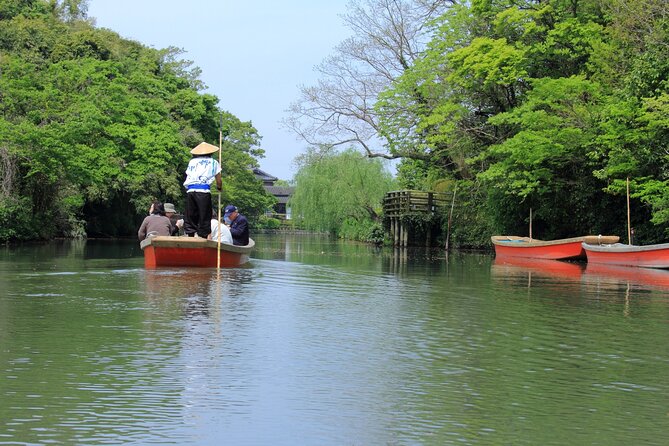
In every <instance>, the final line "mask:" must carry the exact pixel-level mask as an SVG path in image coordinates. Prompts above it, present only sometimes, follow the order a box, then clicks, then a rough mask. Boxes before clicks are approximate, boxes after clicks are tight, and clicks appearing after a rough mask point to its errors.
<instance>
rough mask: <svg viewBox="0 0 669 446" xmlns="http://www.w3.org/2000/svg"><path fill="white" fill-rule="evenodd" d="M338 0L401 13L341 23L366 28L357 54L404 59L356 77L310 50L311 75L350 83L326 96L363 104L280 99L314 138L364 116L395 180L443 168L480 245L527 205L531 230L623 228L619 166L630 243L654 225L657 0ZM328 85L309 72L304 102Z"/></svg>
mask: <svg viewBox="0 0 669 446" xmlns="http://www.w3.org/2000/svg"><path fill="white" fill-rule="evenodd" d="M354 3H356V4H357V5H359V6H360V7H362V6H363V5H366V6H367V8H366V9H365V10H366V11H367V12H368V14H372V13H373V12H374V11H375V9H374V8H375V6H379V5H386V6H388V7H387V8H385V9H383V11H384V13H383V14H381V13H380V14H379V15H378V16H377V17H379V20H377V21H376V22H374V23H375V24H377V25H378V24H381V23H383V24H401V25H402V26H399V25H398V26H395V27H392V26H386V27H379V26H375V27H372V26H368V27H366V28H365V29H364V30H363V29H362V28H358V29H357V32H358V34H356V36H357V39H363V37H364V36H370V35H372V34H374V36H375V37H376V39H370V40H367V42H374V43H372V45H373V46H372V48H373V49H372V50H370V48H369V47H368V49H367V52H371V53H372V54H374V55H377V56H378V55H381V54H386V53H384V51H385V50H386V49H387V48H395V49H396V50H397V52H395V53H392V54H394V55H395V56H398V55H407V57H405V58H403V59H402V58H400V59H398V60H403V61H405V62H406V63H405V64H396V63H394V62H393V63H390V62H388V61H390V60H391V59H390V58H385V59H384V60H385V61H387V63H386V64H380V63H375V64H372V65H373V66H374V67H376V68H378V69H380V67H392V69H388V70H385V71H384V70H381V71H382V72H385V73H387V74H388V76H386V78H385V81H384V82H382V83H374V82H373V81H372V80H370V79H369V78H368V79H367V81H366V83H364V85H363V84H361V83H358V81H360V79H361V77H360V76H359V75H358V74H357V72H355V71H353V70H350V69H348V65H346V64H339V65H337V66H334V65H333V64H331V63H327V61H326V64H327V66H329V67H331V68H332V71H330V72H328V73H327V74H328V76H327V79H331V80H333V79H334V81H333V82H334V83H335V84H337V85H340V86H347V87H349V88H352V89H353V90H354V92H353V93H351V92H349V93H348V94H347V95H343V94H340V95H338V96H337V97H338V98H340V99H341V98H344V99H346V98H365V100H364V101H363V102H364V105H365V107H360V106H358V105H357V104H358V103H357V102H355V101H353V100H349V101H348V102H349V104H350V105H351V106H350V109H351V110H356V111H359V112H360V113H361V114H360V116H358V115H357V114H355V113H351V114H349V115H346V113H345V112H342V113H341V116H344V115H345V117H344V118H341V119H340V115H338V114H337V113H338V112H336V111H335V110H329V111H330V114H326V113H323V114H322V115H315V113H314V111H315V110H319V108H318V107H312V108H306V107H305V108H301V109H300V108H296V109H295V110H294V112H297V113H296V114H294V115H293V116H294V117H295V118H297V119H299V120H301V121H305V120H306V121H307V122H311V123H312V124H313V125H314V127H313V129H317V130H318V131H320V133H317V132H307V133H308V135H316V134H318V135H320V136H321V138H320V140H319V141H318V142H319V143H320V144H330V145H336V144H338V143H339V142H340V141H341V140H342V139H343V138H342V136H343V134H344V132H345V131H346V130H347V129H349V130H350V128H351V127H350V126H348V125H346V122H348V121H347V120H346V119H348V118H349V117H350V116H356V117H357V118H365V119H368V118H369V117H373V124H374V125H373V126H369V127H368V128H373V131H371V132H370V134H369V135H368V139H374V138H375V139H377V140H378V141H379V144H380V146H381V147H382V149H383V152H384V154H385V155H384V156H386V157H398V158H401V160H402V161H401V164H400V166H399V169H398V180H399V182H400V184H402V185H404V186H409V187H417V188H423V189H431V188H434V187H435V185H436V184H445V183H444V181H446V180H449V181H451V180H452V181H455V182H460V186H461V188H459V189H460V190H461V191H462V190H463V189H465V188H467V189H469V194H468V196H470V197H479V200H478V201H477V202H476V206H477V207H478V208H479V212H477V213H476V215H478V218H481V219H482V220H481V221H480V222H479V224H472V227H476V228H477V230H479V231H480V228H481V224H480V223H483V224H484V225H486V226H487V228H488V231H483V233H482V235H481V239H480V244H481V245H483V244H484V243H486V240H487V239H488V237H489V235H490V233H499V232H505V233H508V232H511V233H519V232H522V233H525V232H526V229H524V228H526V227H527V218H528V214H529V210H530V209H533V211H534V218H535V220H534V223H535V225H536V227H535V235H536V234H540V237H542V238H557V237H562V236H571V235H581V234H583V233H606V232H611V233H617V234H624V233H626V230H625V226H626V217H625V213H626V209H625V203H626V200H625V189H626V181H627V178H629V179H630V184H631V197H632V224H633V226H635V227H636V228H637V231H636V234H637V241H639V242H645V243H651V242H657V241H660V240H663V239H665V238H666V237H667V235H668V234H667V230H668V229H669V187H668V186H669V174H668V172H669V157H668V156H667V154H668V153H669V131H668V130H669V119H668V118H667V117H668V116H669V114H668V113H667V112H668V111H669V96H668V94H669V88H668V87H669V76H668V75H669V57H668V56H669V35H668V30H669V12H668V11H669V1H668V0H642V1H638V2H633V1H629V0H494V1H491V0H472V1H453V2H426V1H423V0H407V1H403V2H385V1H384V0H358V1H355V2H354ZM387 3H392V4H393V5H401V6H402V7H401V8H399V9H394V8H392V7H390V6H389V5H387ZM428 6H432V8H429V7H428ZM426 7H428V8H427V9H425V8H426ZM406 11H413V12H416V11H430V14H431V15H430V16H429V17H428V16H426V15H422V16H419V15H409V14H406V13H405V12H406ZM361 17H362V16H361ZM402 19H405V20H402ZM381 29H384V30H386V31H388V33H387V34H384V32H382V31H381ZM389 30H392V32H391V31H389ZM408 30H422V33H421V34H420V36H421V39H420V41H421V42H423V44H422V45H421V46H418V47H416V46H413V47H412V48H418V51H414V52H410V53H408V52H405V51H404V50H401V49H402V48H403V46H402V45H399V44H397V43H393V44H391V45H387V43H388V42H391V41H394V40H392V39H391V38H390V37H388V36H390V35H392V36H397V35H406V32H407V31H408ZM384 35H385V36H386V38H383V36H384ZM409 35H411V36H416V35H417V34H409ZM353 40H356V39H353ZM363 40H364V39H363ZM403 42H405V43H411V42H414V41H413V40H411V39H408V40H404V41H403ZM337 54H340V55H341V51H340V50H338V53H337ZM388 54H390V53H388ZM409 55H410V57H409ZM346 60H348V61H353V60H355V58H352V57H350V56H349V58H348V59H346ZM393 61H395V59H393ZM337 79H338V80H337ZM342 88H343V87H342ZM330 91H332V87H327V88H326V84H324V83H321V84H319V85H318V86H315V87H313V89H312V90H305V93H309V95H308V98H310V101H311V102H312V103H315V102H317V101H319V100H322V99H323V98H327V97H328V96H327V95H328V94H329V92H330ZM320 93H325V94H320ZM367 94H371V95H372V96H371V97H370V96H365V95H367ZM327 102H328V103H329V104H332V103H333V102H332V101H327ZM354 102H355V104H354ZM300 103H301V104H305V103H309V102H304V101H302V102H300ZM308 110H311V113H307V111H308ZM370 110H371V111H370ZM362 111H364V113H363V112H362ZM323 116H327V117H328V118H329V119H330V121H328V122H329V123H330V124H332V123H334V124H335V125H334V126H328V125H329V124H328V125H326V124H324V122H323V121H322V120H320V117H323ZM299 129H300V130H301V131H302V132H304V130H305V129H309V127H308V126H307V125H303V126H301V127H300V128H299ZM323 129H334V130H336V131H333V132H332V133H330V134H329V135H327V134H325V133H323V131H322V130H323ZM368 154H369V155H370V156H374V153H371V151H368ZM449 184H456V183H453V182H451V183H449Z"/></svg>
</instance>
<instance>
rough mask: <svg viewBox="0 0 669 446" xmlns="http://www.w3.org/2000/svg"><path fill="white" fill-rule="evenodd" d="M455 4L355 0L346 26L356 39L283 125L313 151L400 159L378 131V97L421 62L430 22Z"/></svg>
mask: <svg viewBox="0 0 669 446" xmlns="http://www.w3.org/2000/svg"><path fill="white" fill-rule="evenodd" d="M452 3H454V2H453V1H448V0H353V1H351V2H350V3H349V8H348V11H349V12H348V13H347V14H345V15H344V21H345V22H346V24H347V25H348V26H349V27H350V28H351V30H352V31H353V36H352V37H350V38H349V39H347V40H345V41H344V42H342V43H341V44H340V45H339V46H338V47H337V48H336V49H335V53H334V54H333V55H332V56H330V57H329V58H327V59H326V60H325V61H324V62H323V63H321V64H320V65H319V66H318V67H317V68H316V70H317V72H318V73H320V75H321V79H320V80H319V81H318V82H317V85H314V86H304V87H302V88H301V97H300V98H299V99H298V100H297V101H296V102H295V103H293V104H292V105H291V107H290V115H289V117H288V118H287V119H285V120H284V124H285V125H286V126H287V127H288V128H290V129H292V130H293V131H294V132H295V133H296V134H297V135H298V136H300V137H301V138H302V139H304V140H305V141H306V142H307V143H308V144H310V145H311V146H313V147H318V146H322V145H325V146H330V147H336V146H351V145H355V146H357V147H360V148H362V149H363V150H364V152H365V153H366V154H367V155H368V156H370V157H383V158H388V159H392V158H397V157H399V156H402V153H398V152H397V151H396V150H393V149H394V146H393V141H391V140H389V136H390V135H388V134H385V133H384V132H383V129H381V128H380V127H379V115H378V112H377V111H376V110H375V108H374V104H375V103H376V101H377V97H378V95H379V93H381V91H383V90H384V89H385V88H387V87H388V86H389V85H390V84H392V82H393V81H394V80H395V79H397V78H398V77H399V76H400V75H401V74H402V73H403V72H404V71H405V70H407V69H408V68H409V67H410V66H411V65H412V64H413V63H414V61H415V60H416V59H417V58H418V57H419V55H420V54H421V52H422V51H423V49H424V45H425V43H426V42H427V40H428V37H429V35H430V32H431V28H430V21H431V19H432V18H434V17H436V16H438V15H439V14H441V13H442V12H443V11H444V10H445V9H446V8H447V7H448V6H449V5H450V4H452Z"/></svg>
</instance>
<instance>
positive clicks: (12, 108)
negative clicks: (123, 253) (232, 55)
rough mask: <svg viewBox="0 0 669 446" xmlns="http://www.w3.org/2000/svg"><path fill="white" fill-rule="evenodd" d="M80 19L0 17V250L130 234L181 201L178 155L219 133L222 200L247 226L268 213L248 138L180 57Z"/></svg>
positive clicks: (74, 0)
mask: <svg viewBox="0 0 669 446" xmlns="http://www.w3.org/2000/svg"><path fill="white" fill-rule="evenodd" d="M85 11H86V2H85V1H78V0H71V1H53V0H32V1H30V0H15V1H10V2H9V3H3V4H2V5H0V174H2V181H0V185H1V189H0V220H1V221H0V227H2V228H3V229H2V230H0V240H3V241H4V240H13V239H30V238H50V237H53V236H54V235H66V236H84V235H86V233H88V234H91V235H93V234H94V235H130V234H133V233H135V231H136V228H137V224H138V220H140V221H141V214H143V213H144V212H145V209H147V208H148V203H149V201H151V200H152V199H160V200H163V201H172V202H174V203H180V202H182V201H183V200H184V188H183V186H182V182H183V175H184V171H185V168H186V164H187V162H188V159H189V158H190V154H189V149H190V148H192V147H194V146H195V145H197V144H198V143H200V142H201V141H208V142H211V143H216V142H218V136H219V127H220V123H221V121H223V126H224V129H225V131H226V133H227V134H228V136H227V138H226V149H227V150H224V153H223V161H224V162H223V164H224V168H225V169H226V170H225V172H226V173H227V176H226V189H225V193H226V195H225V198H226V200H228V201H231V202H235V203H237V204H238V206H240V208H242V209H244V211H245V213H246V214H247V215H249V216H250V217H253V216H255V215H258V214H260V213H261V212H263V211H264V210H265V208H267V207H268V206H270V205H271V203H272V197H270V196H268V195H267V194H266V193H265V191H264V189H263V188H262V185H261V183H260V182H259V181H257V180H256V179H255V178H254V176H253V174H252V173H251V170H250V169H251V168H252V167H255V166H256V165H257V158H259V157H262V156H263V154H264V152H263V150H262V149H260V148H259V147H258V144H259V142H260V136H259V135H258V133H257V131H256V129H255V128H253V126H252V125H251V124H250V123H248V122H241V121H239V119H237V118H236V117H234V116H233V115H231V114H230V113H224V112H222V111H221V110H220V109H219V107H218V98H216V97H215V96H213V95H210V94H201V93H200V90H201V89H202V83H201V81H200V80H199V79H198V75H199V69H198V68H197V67H192V66H191V65H192V63H191V62H189V61H183V60H180V59H179V58H178V56H179V54H180V50H177V49H175V48H167V49H164V50H156V49H153V48H148V47H145V46H143V45H141V44H139V43H137V42H133V41H128V40H125V39H122V38H121V37H119V36H118V34H116V33H114V32H113V31H109V30H104V29H102V30H100V29H96V28H94V27H93V26H92V24H91V23H90V22H88V21H87V20H84V19H83V18H84V17H85ZM221 117H223V118H221Z"/></svg>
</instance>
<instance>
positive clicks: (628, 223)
mask: <svg viewBox="0 0 669 446" xmlns="http://www.w3.org/2000/svg"><path fill="white" fill-rule="evenodd" d="M627 244H628V245H631V244H632V226H631V224H630V177H627Z"/></svg>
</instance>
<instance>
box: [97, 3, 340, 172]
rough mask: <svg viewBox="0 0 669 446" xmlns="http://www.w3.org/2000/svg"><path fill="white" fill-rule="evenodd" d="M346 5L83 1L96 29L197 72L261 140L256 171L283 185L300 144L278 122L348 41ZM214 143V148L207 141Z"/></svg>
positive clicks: (301, 146) (220, 104)
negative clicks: (171, 52)
mask: <svg viewBox="0 0 669 446" xmlns="http://www.w3.org/2000/svg"><path fill="white" fill-rule="evenodd" d="M346 4H347V0H283V1H278V0H235V1H232V0H190V1H183V0H89V8H88V16H89V17H91V18H94V19H95V20H96V24H97V26H98V27H103V28H110V29H112V30H114V31H116V32H118V33H119V34H120V35H121V36H122V37H125V38H128V39H132V40H137V41H139V42H141V43H143V44H144V45H147V46H150V47H154V48H166V47H168V46H175V47H179V48H182V49H184V50H185V51H186V53H185V54H184V55H183V58H184V59H188V60H192V61H193V62H194V64H195V65H197V66H198V67H200V68H201V69H202V76H201V77H202V80H203V81H204V82H205V84H206V85H207V87H208V89H207V92H208V93H211V94H214V95H216V96H217V97H218V98H219V99H220V103H219V106H220V107H221V108H222V109H224V110H227V111H229V112H230V113H232V114H233V115H235V116H237V117H238V118H239V119H241V120H242V121H251V122H252V123H253V125H254V127H255V128H256V129H257V130H258V132H259V133H260V135H261V136H262V142H261V147H262V148H263V149H265V152H266V157H265V158H263V159H261V160H260V168H261V169H262V170H264V171H266V172H267V173H270V174H272V175H274V176H277V177H279V178H280V179H284V180H290V179H292V177H293V175H294V174H295V171H294V167H293V159H294V158H295V156H296V155H298V154H299V153H301V152H302V151H303V150H304V147H305V144H304V143H303V142H301V141H298V140H296V138H295V136H294V135H293V134H292V133H289V132H288V131H287V130H285V129H282V128H281V126H280V124H279V121H280V120H281V119H282V118H283V117H284V116H285V110H286V109H287V108H288V107H289V105H290V103H291V102H293V101H295V100H296V99H297V98H298V97H299V86H300V85H312V84H314V83H315V82H316V80H317V79H318V76H317V74H316V73H315V72H314V66H316V65H318V64H319V63H320V62H321V61H322V60H323V59H325V58H326V57H327V56H328V55H330V54H331V53H332V52H333V49H334V47H335V46H336V45H337V44H338V43H339V42H341V41H343V40H344V39H345V38H346V37H348V36H349V35H350V30H349V29H348V28H346V27H345V26H344V24H343V21H342V19H341V17H340V15H341V14H342V13H344V12H345V7H346ZM209 142H211V143H216V144H217V141H209Z"/></svg>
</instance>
